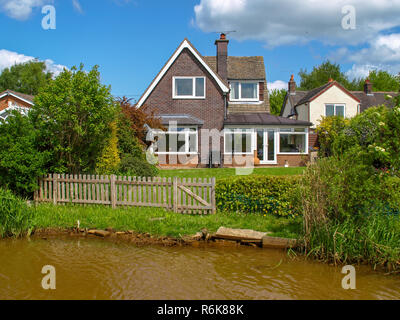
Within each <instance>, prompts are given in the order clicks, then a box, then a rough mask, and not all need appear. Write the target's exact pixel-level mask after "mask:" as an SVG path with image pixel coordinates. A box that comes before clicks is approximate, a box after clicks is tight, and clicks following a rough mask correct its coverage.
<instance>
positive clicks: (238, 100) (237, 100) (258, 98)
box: [229, 80, 260, 102]
mask: <svg viewBox="0 0 400 320" xmlns="http://www.w3.org/2000/svg"><path fill="white" fill-rule="evenodd" d="M232 83H239V97H240V98H239V99H232ZM242 83H255V84H256V85H257V91H256V92H257V97H256V98H254V99H248V98H246V99H242V98H241V97H242ZM229 88H230V89H231V96H230V97H229V98H230V101H233V102H247V101H251V102H254V101H260V83H259V82H258V81H256V80H234V81H231V82H230V83H229Z"/></svg>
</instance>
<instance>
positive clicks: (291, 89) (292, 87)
mask: <svg viewBox="0 0 400 320" xmlns="http://www.w3.org/2000/svg"><path fill="white" fill-rule="evenodd" d="M289 93H290V94H293V95H294V94H296V82H295V81H294V75H293V74H292V76H291V77H290V81H289Z"/></svg>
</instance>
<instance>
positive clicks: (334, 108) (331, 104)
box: [325, 103, 346, 118]
mask: <svg viewBox="0 0 400 320" xmlns="http://www.w3.org/2000/svg"><path fill="white" fill-rule="evenodd" d="M327 106H333V115H334V116H336V107H338V106H339V107H343V112H344V115H343V118H346V104H345V103H325V117H328V116H327V115H326V107H327Z"/></svg>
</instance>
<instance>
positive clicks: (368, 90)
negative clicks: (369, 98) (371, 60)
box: [364, 79, 372, 95]
mask: <svg viewBox="0 0 400 320" xmlns="http://www.w3.org/2000/svg"><path fill="white" fill-rule="evenodd" d="M364 92H365V93H366V94H367V95H372V83H371V81H369V79H367V80H365V84H364Z"/></svg>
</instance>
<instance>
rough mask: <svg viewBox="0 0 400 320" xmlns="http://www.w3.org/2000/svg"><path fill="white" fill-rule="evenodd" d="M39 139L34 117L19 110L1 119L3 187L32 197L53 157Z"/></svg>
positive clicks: (1, 184) (0, 160)
mask: <svg viewBox="0 0 400 320" xmlns="http://www.w3.org/2000/svg"><path fill="white" fill-rule="evenodd" d="M38 140H39V139H38V133H37V131H36V130H35V128H34V126H33V125H32V123H31V121H30V119H29V118H28V117H25V116H22V115H21V114H19V113H18V112H16V111H15V112H14V113H13V115H11V116H9V117H8V118H7V121H6V122H4V121H1V122H0V187H3V188H8V189H10V190H12V191H13V192H14V193H15V194H18V195H20V196H23V197H31V196H32V194H33V191H35V190H36V188H37V178H38V177H39V176H42V175H44V174H46V166H47V163H48V162H49V158H50V153H49V152H48V151H40V149H39V148H38Z"/></svg>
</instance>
